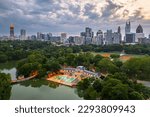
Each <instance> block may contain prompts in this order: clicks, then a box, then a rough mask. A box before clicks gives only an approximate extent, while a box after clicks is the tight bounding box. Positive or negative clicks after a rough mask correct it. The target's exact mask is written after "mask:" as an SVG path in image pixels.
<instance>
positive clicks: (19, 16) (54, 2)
mask: <svg viewBox="0 0 150 117" xmlns="http://www.w3.org/2000/svg"><path fill="white" fill-rule="evenodd" d="M149 5H150V3H149V2H146V0H144V1H140V0H124V1H121V0H93V1H90V0H86V1H83V0H75V1H74V0H67V1H65V0H44V1H41V0H22V1H19V0H14V1H10V0H1V1H0V35H2V34H9V26H10V24H14V25H15V33H16V34H19V32H20V29H26V30H27V33H28V34H29V35H31V34H36V32H52V33H54V34H56V35H58V34H60V33H61V32H67V33H68V34H69V35H79V33H80V32H82V31H83V29H84V28H85V27H91V28H92V29H93V31H94V32H97V30H103V31H106V30H107V29H112V30H113V31H117V28H118V26H120V27H121V31H122V32H121V33H122V34H124V32H125V31H124V27H125V22H126V21H128V20H130V21H131V23H132V25H131V27H132V28H131V32H136V28H137V26H138V25H139V24H141V25H142V27H143V29H144V33H145V34H146V35H145V36H146V37H147V36H148V35H149V33H150V32H149V29H150V14H149V12H150V8H149Z"/></svg>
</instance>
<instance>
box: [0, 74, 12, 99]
mask: <svg viewBox="0 0 150 117" xmlns="http://www.w3.org/2000/svg"><path fill="white" fill-rule="evenodd" d="M10 94H11V77H10V74H5V73H0V100H6V99H7V100H8V99H9V98H10Z"/></svg>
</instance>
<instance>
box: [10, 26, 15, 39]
mask: <svg viewBox="0 0 150 117" xmlns="http://www.w3.org/2000/svg"><path fill="white" fill-rule="evenodd" d="M14 36H15V34H14V25H13V24H11V25H10V37H11V38H14Z"/></svg>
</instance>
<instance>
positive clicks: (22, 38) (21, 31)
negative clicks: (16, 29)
mask: <svg viewBox="0 0 150 117" xmlns="http://www.w3.org/2000/svg"><path fill="white" fill-rule="evenodd" d="M20 39H21V40H26V39H27V38H26V30H25V29H21V30H20Z"/></svg>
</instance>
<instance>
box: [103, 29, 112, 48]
mask: <svg viewBox="0 0 150 117" xmlns="http://www.w3.org/2000/svg"><path fill="white" fill-rule="evenodd" d="M105 41H106V42H105V44H106V45H111V44H113V33H112V30H107V32H106V34H105Z"/></svg>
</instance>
